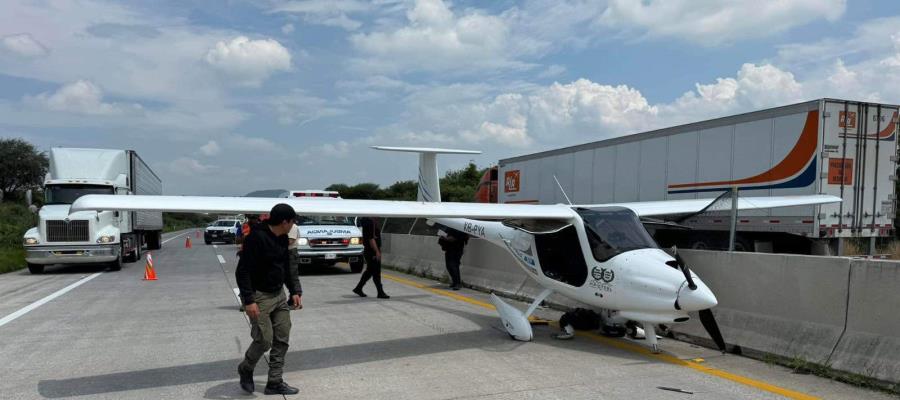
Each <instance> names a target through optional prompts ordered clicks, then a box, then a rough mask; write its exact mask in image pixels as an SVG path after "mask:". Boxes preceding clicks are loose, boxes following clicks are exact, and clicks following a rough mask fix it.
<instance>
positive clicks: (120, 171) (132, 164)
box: [24, 148, 163, 274]
mask: <svg viewBox="0 0 900 400" xmlns="http://www.w3.org/2000/svg"><path fill="white" fill-rule="evenodd" d="M86 194H115V195H122V196H128V195H138V194H139V195H160V194H162V181H161V180H160V179H159V177H158V176H157V175H156V174H155V173H154V172H153V171H152V170H151V169H150V167H148V166H147V164H146V163H144V161H143V160H141V158H140V157H139V156H138V155H137V153H135V152H134V151H132V150H106V149H78V148H53V149H51V150H50V169H49V172H48V173H47V176H46V178H45V180H44V197H45V198H44V205H43V207H41V209H40V210H39V211H38V216H39V218H38V224H37V226H36V227H34V228H31V229H29V230H28V231H27V232H25V237H24V245H25V252H26V256H25V260H26V261H27V263H28V270H29V271H31V273H33V274H39V273H42V272H43V271H44V267H45V266H47V265H51V264H82V263H106V264H108V265H109V268H110V269H111V270H114V271H117V270H120V269H121V268H122V263H123V262H134V261H137V260H139V259H140V258H141V252H142V247H143V245H144V244H146V246H147V249H148V250H156V249H159V248H160V247H161V245H162V243H161V241H160V233H161V231H162V228H163V221H162V213H159V212H118V211H101V212H95V211H80V212H76V213H72V214H69V206H70V205H71V204H72V202H73V201H75V199H77V198H79V197H81V196H83V195H86Z"/></svg>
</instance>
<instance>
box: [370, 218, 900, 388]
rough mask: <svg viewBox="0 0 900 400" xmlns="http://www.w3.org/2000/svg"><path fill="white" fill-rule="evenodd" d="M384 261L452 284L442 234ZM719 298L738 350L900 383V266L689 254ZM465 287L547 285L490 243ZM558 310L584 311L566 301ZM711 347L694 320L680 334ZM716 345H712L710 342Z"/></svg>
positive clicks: (413, 239)
mask: <svg viewBox="0 0 900 400" xmlns="http://www.w3.org/2000/svg"><path fill="white" fill-rule="evenodd" d="M384 238H385V246H384V247H385V248H384V263H385V264H387V265H392V266H395V267H397V268H400V269H402V270H406V271H410V272H413V273H416V274H419V275H423V276H429V277H436V278H439V279H445V280H446V279H447V272H446V270H445V268H444V259H443V257H444V254H443V252H442V251H441V249H440V246H438V244H437V239H436V238H435V237H433V236H415V235H398V234H385V235H384ZM681 252H682V255H683V256H684V258H685V260H686V261H687V262H688V265H689V266H690V267H691V269H693V270H694V271H696V273H697V274H698V275H699V276H700V277H701V278H702V279H703V281H704V282H706V284H707V285H709V286H710V288H711V289H712V290H713V292H714V293H716V296H717V298H718V299H719V305H718V306H717V307H715V308H714V309H713V312H714V314H715V315H716V320H717V321H718V323H719V326H720V328H721V330H722V334H723V336H724V337H725V340H726V342H728V344H729V345H737V346H740V347H741V348H742V349H743V350H744V351H745V353H748V354H753V353H757V355H759V354H772V355H776V356H779V357H784V358H788V359H794V358H798V359H802V360H804V361H809V362H814V363H817V364H822V365H828V366H830V367H832V368H834V369H836V370H840V371H846V372H851V373H855V374H860V375H864V376H869V377H873V378H876V379H878V380H881V381H886V382H894V383H897V382H900V317H898V316H900V263H898V262H888V261H871V260H852V259H850V258H840V257H819V256H801V255H784V254H760V253H728V252H716V251H690V250H682V251H681ZM461 272H462V278H463V282H465V283H466V284H468V285H471V286H474V287H477V288H481V289H484V290H488V291H498V292H502V293H504V294H506V295H509V296H514V297H519V298H525V299H528V298H533V297H534V296H535V295H536V294H537V293H539V292H540V287H539V286H538V285H537V283H536V282H534V281H533V280H532V279H531V278H529V277H528V276H527V275H526V274H525V273H524V271H522V270H521V269H519V267H518V266H516V265H515V261H514V260H513V259H512V257H511V256H510V255H509V254H508V253H507V252H506V251H505V250H504V249H501V248H499V247H496V246H493V245H491V244H490V243H487V242H484V241H481V240H472V241H470V242H469V246H467V247H466V252H465V255H464V256H463V262H462V267H461ZM549 301H550V303H551V304H555V305H558V306H562V307H577V306H582V305H579V304H578V303H576V302H574V301H572V300H570V299H566V298H564V297H561V296H551V298H550V299H549ZM673 329H674V331H675V332H676V333H677V334H678V335H680V336H682V337H684V336H688V337H691V338H694V339H696V338H700V339H703V340H708V335H707V333H706V331H705V330H704V329H703V327H702V326H701V325H700V323H699V322H698V321H697V319H696V318H694V319H693V320H692V321H691V322H689V323H686V324H680V325H676V326H674V327H673ZM710 343H711V342H710Z"/></svg>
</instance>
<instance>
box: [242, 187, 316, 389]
mask: <svg viewBox="0 0 900 400" xmlns="http://www.w3.org/2000/svg"><path fill="white" fill-rule="evenodd" d="M296 216H297V215H296V213H295V212H294V209H293V208H291V206H289V205H287V204H278V205H276V206H275V207H272V211H271V212H270V213H269V218H268V220H266V221H265V223H260V224H259V225H257V226H256V227H254V229H251V231H250V234H249V235H247V237H246V238H245V240H244V245H243V247H244V248H243V250H242V251H241V259H240V261H239V262H238V266H237V269H236V270H235V272H234V275H235V279H236V280H237V284H238V288H239V289H240V297H241V302H242V303H243V304H244V310H245V312H246V313H247V317H248V318H249V319H250V324H251V329H250V336H251V337H252V338H253V343H251V344H250V347H249V348H248V349H247V353H246V354H245V355H244V360H243V361H241V363H240V364H239V365H238V375H239V376H240V380H241V388H242V389H244V390H245V391H246V392H248V393H253V391H254V390H255V385H254V383H253V369H254V368H255V367H256V363H257V362H258V361H259V359H260V357H262V355H263V353H265V352H266V351H269V350H270V349H271V351H269V379H268V382H267V383H266V388H265V394H297V393H298V392H299V390H298V389H297V388H294V387H291V386H289V385H288V384H287V383H285V382H284V381H283V380H282V377H281V374H282V370H283V368H284V356H285V354H287V350H288V340H289V339H290V337H291V314H290V310H291V308H293V309H295V310H297V309H300V308H302V305H301V303H300V296H301V294H302V293H303V291H302V289H301V288H300V280H299V279H298V278H297V275H296V274H294V273H292V271H291V269H292V268H291V267H290V260H289V257H288V238H287V233H288V231H290V229H291V226H292V225H293V224H294V218H296ZM285 286H286V287H287V289H288V291H289V292H290V300H288V298H287V297H286V296H285V294H284V287H285Z"/></svg>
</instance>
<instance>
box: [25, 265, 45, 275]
mask: <svg viewBox="0 0 900 400" xmlns="http://www.w3.org/2000/svg"><path fill="white" fill-rule="evenodd" d="M28 272H31V273H32V274H34V275H38V274H43V273H44V266H43V265H40V264H32V263H28Z"/></svg>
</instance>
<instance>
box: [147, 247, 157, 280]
mask: <svg viewBox="0 0 900 400" xmlns="http://www.w3.org/2000/svg"><path fill="white" fill-rule="evenodd" d="M144 280H145V281H155V280H156V272H155V271H153V255H151V254H150V253H147V266H145V267H144Z"/></svg>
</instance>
